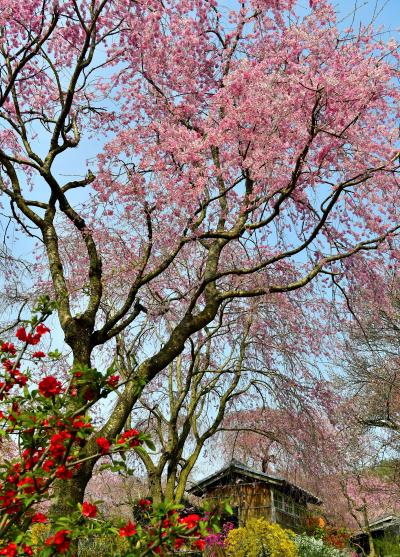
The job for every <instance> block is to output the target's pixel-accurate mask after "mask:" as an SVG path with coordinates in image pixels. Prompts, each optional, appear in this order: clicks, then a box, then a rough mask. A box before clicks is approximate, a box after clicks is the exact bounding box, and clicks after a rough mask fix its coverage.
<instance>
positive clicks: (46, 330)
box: [36, 323, 50, 335]
mask: <svg viewBox="0 0 400 557" xmlns="http://www.w3.org/2000/svg"><path fill="white" fill-rule="evenodd" d="M36 332H37V333H38V335H44V334H45V333H49V332H50V329H49V328H48V327H46V325H44V324H43V323H39V325H38V326H37V327H36Z"/></svg>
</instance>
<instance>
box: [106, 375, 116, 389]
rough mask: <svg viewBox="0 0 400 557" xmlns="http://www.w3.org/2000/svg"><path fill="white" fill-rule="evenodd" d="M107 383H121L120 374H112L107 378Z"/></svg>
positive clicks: (114, 385)
mask: <svg viewBox="0 0 400 557" xmlns="http://www.w3.org/2000/svg"><path fill="white" fill-rule="evenodd" d="M107 383H108V384H109V385H110V387H113V388H114V387H116V386H117V385H118V383H119V375H111V376H110V377H109V378H108V379H107Z"/></svg>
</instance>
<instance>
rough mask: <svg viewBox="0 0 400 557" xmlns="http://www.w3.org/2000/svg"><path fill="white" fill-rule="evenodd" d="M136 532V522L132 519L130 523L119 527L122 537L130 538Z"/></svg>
mask: <svg viewBox="0 0 400 557" xmlns="http://www.w3.org/2000/svg"><path fill="white" fill-rule="evenodd" d="M136 532H137V530H136V524H134V523H133V522H131V521H129V522H128V524H126V525H125V526H123V527H122V528H120V529H119V535H120V537H121V538H129V537H130V536H133V535H135V534H136Z"/></svg>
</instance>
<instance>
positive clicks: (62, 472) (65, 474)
mask: <svg viewBox="0 0 400 557" xmlns="http://www.w3.org/2000/svg"><path fill="white" fill-rule="evenodd" d="M56 478H59V479H60V480H70V479H71V478H72V470H68V468H67V467H66V466H65V465H64V464H63V465H62V466H59V467H58V468H57V470H56Z"/></svg>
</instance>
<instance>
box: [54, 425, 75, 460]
mask: <svg viewBox="0 0 400 557" xmlns="http://www.w3.org/2000/svg"><path fill="white" fill-rule="evenodd" d="M71 437H72V435H71V434H70V433H68V432H67V431H62V432H61V433H55V434H54V435H53V436H52V437H51V439H50V446H49V451H50V453H51V455H52V456H53V458H59V457H61V456H63V455H64V453H65V446H64V441H66V440H67V439H71Z"/></svg>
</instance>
